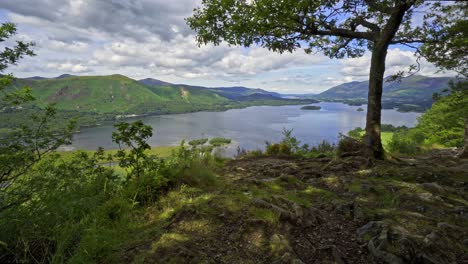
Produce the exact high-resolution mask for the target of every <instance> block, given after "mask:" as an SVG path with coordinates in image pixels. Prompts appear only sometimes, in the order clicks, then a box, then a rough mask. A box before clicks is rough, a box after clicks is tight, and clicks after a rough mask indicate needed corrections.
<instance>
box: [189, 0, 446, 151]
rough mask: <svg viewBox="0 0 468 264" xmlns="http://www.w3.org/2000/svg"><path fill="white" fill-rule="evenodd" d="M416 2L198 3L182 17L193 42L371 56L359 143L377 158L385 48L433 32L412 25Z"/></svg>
mask: <svg viewBox="0 0 468 264" xmlns="http://www.w3.org/2000/svg"><path fill="white" fill-rule="evenodd" d="M423 5H427V6H430V5H432V4H431V3H424V1H421V0H396V1H370V0H341V1H340V0H332V1H325V0H320V1H318V0H317V1H312V0H250V1H247V0H203V1H202V6H201V7H199V8H196V9H195V10H194V14H193V16H192V17H190V18H188V19H187V23H188V25H189V26H190V27H191V28H192V29H194V30H196V31H197V41H198V42H199V44H206V43H214V44H215V45H219V44H220V43H221V42H222V41H223V40H224V41H226V42H227V43H228V44H230V45H242V46H245V47H249V46H251V45H254V44H256V45H260V46H262V47H264V48H268V49H270V50H272V51H275V52H279V53H282V52H286V51H287V52H292V51H294V50H296V49H297V48H300V47H305V51H306V52H309V53H310V52H312V51H321V52H323V53H324V54H325V55H327V56H329V57H330V58H344V57H346V56H347V57H359V56H362V55H363V54H364V52H365V50H366V49H369V50H370V51H371V52H372V57H371V67H370V74H369V94H368V106H367V109H368V111H367V120H366V136H365V138H364V139H365V140H364V141H365V145H366V148H367V151H368V155H369V156H370V157H372V158H376V159H383V158H384V151H383V148H382V143H381V138H380V130H381V128H380V126H381V109H382V104H381V101H382V87H383V80H384V73H385V59H386V56H387V49H388V47H389V46H390V45H393V44H401V45H408V46H412V47H413V45H414V44H418V43H422V42H425V41H426V38H427V37H428V35H425V34H424V33H425V32H428V31H429V30H433V31H437V28H436V26H435V25H434V24H433V23H431V17H430V16H429V15H428V14H427V15H425V16H424V23H421V25H419V26H414V25H413V24H414V21H413V20H414V19H413V14H414V13H415V11H416V9H418V8H422V6H423Z"/></svg>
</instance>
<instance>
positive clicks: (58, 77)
mask: <svg viewBox="0 0 468 264" xmlns="http://www.w3.org/2000/svg"><path fill="white" fill-rule="evenodd" d="M71 77H77V76H75V75H71V74H62V75H60V76H57V77H55V79H65V78H71Z"/></svg>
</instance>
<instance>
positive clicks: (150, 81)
mask: <svg viewBox="0 0 468 264" xmlns="http://www.w3.org/2000/svg"><path fill="white" fill-rule="evenodd" d="M138 82H139V83H141V84H143V85H146V86H165V85H173V84H172V83H168V82H164V81H161V80H156V79H152V78H146V79H142V80H138Z"/></svg>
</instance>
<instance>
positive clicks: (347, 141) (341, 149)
mask: <svg viewBox="0 0 468 264" xmlns="http://www.w3.org/2000/svg"><path fill="white" fill-rule="evenodd" d="M364 147H365V146H364V143H363V142H362V140H359V139H355V138H352V137H348V136H345V135H343V134H340V141H339V142H338V147H337V150H336V151H337V154H338V155H342V154H344V153H358V152H362V150H363V149H364Z"/></svg>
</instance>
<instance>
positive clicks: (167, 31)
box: [0, 0, 436, 92]
mask: <svg viewBox="0 0 468 264" xmlns="http://www.w3.org/2000/svg"><path fill="white" fill-rule="evenodd" d="M32 2H34V1H31V0H2V1H1V2H0V9H2V10H3V11H5V12H3V11H2V13H5V14H6V19H8V20H10V21H12V22H15V23H17V24H18V32H19V34H18V35H17V36H16V37H15V39H16V40H24V41H34V42H36V44H37V46H36V48H35V52H36V53H37V56H36V57H33V58H26V59H24V60H23V61H22V62H21V63H20V64H19V65H18V66H15V67H11V68H9V69H8V70H11V71H13V72H14V73H15V74H16V75H18V76H21V77H25V76H30V75H42V76H46V77H50V76H56V75H60V74H62V73H65V72H68V73H75V74H80V73H81V74H99V75H104V74H114V73H119V74H123V75H126V76H129V77H132V78H146V77H152V78H159V79H163V80H166V81H170V82H176V83H189V84H194V85H204V86H228V85H244V86H251V87H260V88H264V89H270V90H275V91H286V92H319V91H321V90H324V89H327V88H329V87H331V86H335V85H338V84H341V83H343V82H346V81H360V80H366V79H367V78H368V72H369V64H370V54H369V53H366V54H365V56H363V57H362V58H355V59H344V60H338V61H337V60H334V61H332V60H330V59H327V58H326V57H324V56H323V55H318V54H309V55H308V54H305V53H304V51H303V50H297V51H296V52H294V53H292V54H291V53H284V54H277V53H273V52H271V51H269V50H267V49H262V48H260V47H255V46H254V47H251V48H248V49H246V48H239V47H230V46H228V45H225V44H221V45H220V46H213V45H206V46H205V45H203V46H200V47H199V46H198V45H197V43H196V41H195V35H194V32H192V31H190V29H189V28H188V26H187V25H186V24H185V21H184V18H186V17H189V16H190V15H191V14H192V11H193V8H194V7H196V6H197V5H199V4H200V2H201V0H174V1H167V0H41V1H37V2H40V3H33V4H32ZM8 43H10V44H14V42H8ZM4 44H5V43H4ZM414 62H415V57H414V56H413V54H412V52H411V51H405V50H401V49H391V50H390V51H389V53H388V59H387V74H391V73H395V72H397V71H398V70H401V69H407V66H409V65H410V64H413V63H414ZM422 65H423V68H422V70H421V72H420V73H421V74H426V75H431V76H432V75H434V72H435V71H436V69H435V68H434V67H433V66H431V65H430V64H428V63H425V62H423V63H422Z"/></svg>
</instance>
